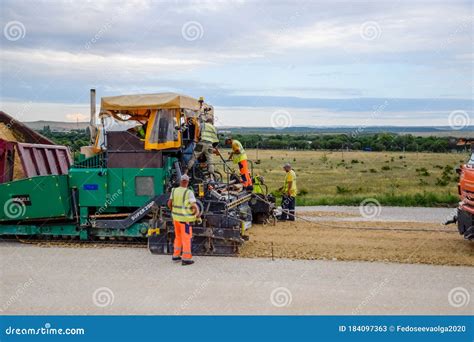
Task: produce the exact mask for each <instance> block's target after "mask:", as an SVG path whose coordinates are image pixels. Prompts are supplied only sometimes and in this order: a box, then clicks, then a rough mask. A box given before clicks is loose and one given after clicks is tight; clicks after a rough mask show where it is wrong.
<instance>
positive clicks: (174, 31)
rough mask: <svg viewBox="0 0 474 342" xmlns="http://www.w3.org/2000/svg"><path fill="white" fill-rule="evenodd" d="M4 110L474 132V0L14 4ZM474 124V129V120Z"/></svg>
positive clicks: (5, 57)
mask: <svg viewBox="0 0 474 342" xmlns="http://www.w3.org/2000/svg"><path fill="white" fill-rule="evenodd" d="M0 6H1V14H0V16H1V26H2V29H3V32H2V33H3V34H2V36H1V52H0V53H1V56H0V61H1V109H2V110H4V111H6V112H8V113H10V114H12V115H13V116H15V117H17V118H19V119H21V120H24V121H32V120H39V119H43V120H60V121H65V120H66V121H75V120H76V118H79V120H87V117H88V96H89V94H88V90H89V88H97V92H98V96H99V97H100V96H108V95H119V94H132V93H154V92H163V91H174V92H180V93H185V94H188V95H191V96H194V97H199V96H204V97H205V98H206V100H207V102H209V103H211V104H213V105H215V107H216V115H217V117H218V124H219V125H233V126H271V125H273V126H275V125H277V126H278V125H285V126H288V125H294V126H301V125H317V126H331V125H361V124H363V125H367V126H369V125H370V126H372V125H413V126H414V125H440V126H449V125H451V126H453V125H455V126H456V125H458V126H459V125H463V126H465V125H471V124H474V115H473V78H474V68H473V61H474V53H473V46H474V42H473V36H474V34H473V23H474V12H473V2H472V1H393V0H391V1H337V0H336V1H290V0H286V1H282V0H277V1H248V2H247V1H226V2H220V1H193V2H191V1H179V0H177V1H145V0H129V1H123V2H121V1H116V0H113V1H100V0H96V1H64V2H62V1H55V0H49V1H21V0H12V1H8V0H2V1H1V4H0ZM471 118H472V119H471Z"/></svg>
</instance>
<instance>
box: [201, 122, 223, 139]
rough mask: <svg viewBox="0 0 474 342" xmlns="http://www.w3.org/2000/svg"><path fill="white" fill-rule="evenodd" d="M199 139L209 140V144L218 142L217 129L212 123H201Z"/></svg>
mask: <svg viewBox="0 0 474 342" xmlns="http://www.w3.org/2000/svg"><path fill="white" fill-rule="evenodd" d="M201 128H202V129H201V140H202V141H207V142H210V143H211V144H213V143H216V142H219V138H218V136H217V129H216V127H214V125H212V124H210V123H206V122H204V123H203V124H202V125H201Z"/></svg>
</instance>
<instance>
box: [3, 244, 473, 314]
mask: <svg viewBox="0 0 474 342" xmlns="http://www.w3.org/2000/svg"><path fill="white" fill-rule="evenodd" d="M0 260H1V264H0V276H1V286H0V310H1V311H2V312H1V313H2V314H44V315H52V314H100V315H102V314H104V315H108V314H119V315H120V314H204V315H206V314H395V315H397V314H402V315H403V314H432V315H438V314H452V315H466V314H473V312H474V306H473V301H474V300H471V298H470V297H472V296H471V294H472V289H473V288H474V277H473V268H472V267H452V266H431V265H409V264H392V263H379V262H372V263H370V262H341V261H316V260H286V259H280V260H275V261H272V260H270V259H264V258H260V259H247V258H220V257H196V264H194V265H192V266H186V267H183V266H181V265H180V264H174V263H172V262H171V260H170V257H168V256H155V255H151V254H149V252H148V251H147V249H145V248H110V247H107V248H71V247H66V248H60V247H50V248H44V247H38V246H35V245H22V244H18V243H5V242H4V243H0Z"/></svg>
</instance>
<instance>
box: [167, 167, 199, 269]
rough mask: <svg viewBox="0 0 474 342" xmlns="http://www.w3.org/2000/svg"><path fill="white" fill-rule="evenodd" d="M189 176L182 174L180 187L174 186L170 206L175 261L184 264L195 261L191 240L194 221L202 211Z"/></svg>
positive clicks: (173, 258) (169, 201)
mask: <svg viewBox="0 0 474 342" xmlns="http://www.w3.org/2000/svg"><path fill="white" fill-rule="evenodd" d="M188 186H189V176H188V175H182V176H181V179H180V184H179V187H177V188H173V190H172V191H171V196H170V199H169V200H168V208H170V210H171V215H172V217H173V225H174V250H173V257H172V260H173V261H181V264H182V265H183V266H185V265H191V264H193V263H194V261H193V260H192V257H193V256H192V252H191V247H192V246H191V241H192V236H193V227H192V225H191V224H192V223H193V222H195V221H197V220H198V219H199V218H200V216H201V213H200V211H199V207H198V205H197V202H196V197H195V196H194V192H193V191H192V190H191V189H189V188H188Z"/></svg>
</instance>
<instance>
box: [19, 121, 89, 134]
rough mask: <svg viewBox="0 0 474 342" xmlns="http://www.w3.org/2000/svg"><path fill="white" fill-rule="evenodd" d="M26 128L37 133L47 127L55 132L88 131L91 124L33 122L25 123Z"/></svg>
mask: <svg viewBox="0 0 474 342" xmlns="http://www.w3.org/2000/svg"><path fill="white" fill-rule="evenodd" d="M23 123H24V124H25V125H26V126H28V127H29V128H31V129H34V130H35V131H39V130H42V129H43V128H44V127H45V126H49V128H50V129H51V131H53V132H67V131H72V130H74V129H86V128H87V126H89V122H63V121H44V120H40V121H31V122H23Z"/></svg>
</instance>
